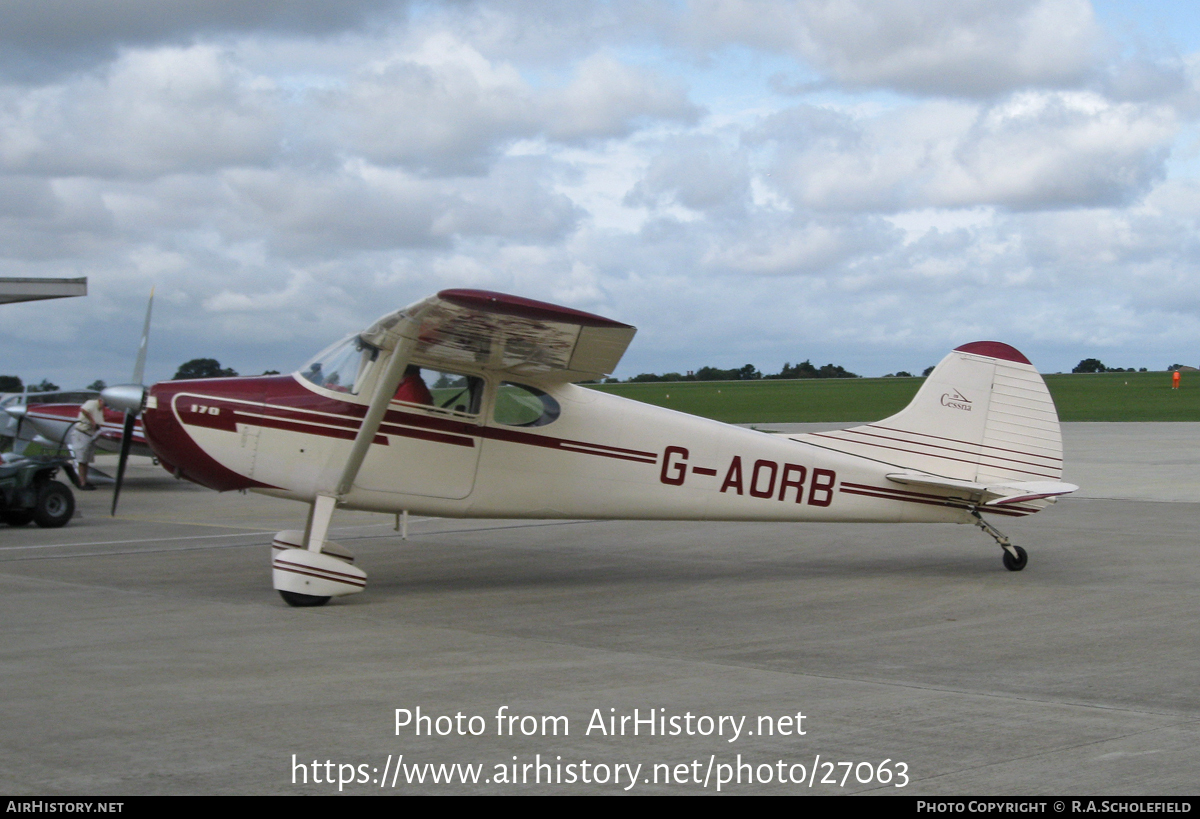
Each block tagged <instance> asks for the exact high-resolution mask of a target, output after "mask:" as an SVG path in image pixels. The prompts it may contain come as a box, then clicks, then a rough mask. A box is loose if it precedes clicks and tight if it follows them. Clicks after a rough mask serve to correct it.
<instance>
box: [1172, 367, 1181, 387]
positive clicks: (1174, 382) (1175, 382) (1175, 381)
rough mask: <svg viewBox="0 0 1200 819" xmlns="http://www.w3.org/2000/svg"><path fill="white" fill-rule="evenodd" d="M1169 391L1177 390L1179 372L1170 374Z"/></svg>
mask: <svg viewBox="0 0 1200 819" xmlns="http://www.w3.org/2000/svg"><path fill="white" fill-rule="evenodd" d="M1171 389H1173V390H1177V389H1179V370H1176V371H1175V372H1173V373H1171Z"/></svg>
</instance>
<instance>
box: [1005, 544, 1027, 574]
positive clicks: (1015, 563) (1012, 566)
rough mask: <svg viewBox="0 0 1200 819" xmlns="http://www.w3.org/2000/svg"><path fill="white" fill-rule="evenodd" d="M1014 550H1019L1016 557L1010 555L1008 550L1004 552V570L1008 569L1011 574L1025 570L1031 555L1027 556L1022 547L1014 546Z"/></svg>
mask: <svg viewBox="0 0 1200 819" xmlns="http://www.w3.org/2000/svg"><path fill="white" fill-rule="evenodd" d="M1013 548H1014V549H1016V550H1017V556H1016V557H1013V556H1012V555H1011V554H1009V552H1008V549H1005V550H1004V557H1003V560H1004V568H1006V569H1008V570H1009V571H1010V572H1019V571H1021V569H1024V568H1025V564H1026V563H1028V562H1029V555H1028V554H1026V553H1025V550H1024V549H1022V548H1021V547H1020V546H1014V547H1013Z"/></svg>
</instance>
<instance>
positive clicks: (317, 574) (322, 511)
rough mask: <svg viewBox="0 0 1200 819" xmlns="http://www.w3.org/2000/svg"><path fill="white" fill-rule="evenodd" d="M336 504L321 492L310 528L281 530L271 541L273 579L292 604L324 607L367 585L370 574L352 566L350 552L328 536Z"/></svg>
mask: <svg viewBox="0 0 1200 819" xmlns="http://www.w3.org/2000/svg"><path fill="white" fill-rule="evenodd" d="M336 505H337V499H336V498H334V497H332V496H331V495H318V496H317V497H316V500H315V501H314V502H313V505H312V509H311V511H310V513H309V517H308V527H307V529H306V531H304V532H301V531H298V530H286V531H283V532H280V533H279V534H277V535H276V536H275V540H274V542H273V543H272V544H271V546H272V549H271V552H272V557H271V579H272V582H273V583H274V586H275V590H276V591H278V592H279V596H280V597H282V598H283V599H284V601H285V602H286V603H287V604H288V605H289V606H296V607H298V608H307V607H310V606H323V605H325V604H326V603H328V602H329V600H330V598H332V597H341V596H343V595H347V594H354V593H355V592H360V591H362V590H363V588H365V587H366V585H367V573H366V572H364V571H363V570H362V569H360V568H358V567H357V566H354V565H351V564H352V563H353V562H354V557H353V556H352V555H351V554H350V552H348V551H347V550H346V549H344V548H343V547H342V546H341V545H339V544H337V543H334V542H333V541H330V540H326V539H325V535H326V534H328V532H329V521H330V518H332V517H333V510H334V507H335V506H336Z"/></svg>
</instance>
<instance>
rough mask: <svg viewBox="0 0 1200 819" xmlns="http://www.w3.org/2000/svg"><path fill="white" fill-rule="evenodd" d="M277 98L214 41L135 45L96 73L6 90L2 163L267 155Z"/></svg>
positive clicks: (51, 165)
mask: <svg viewBox="0 0 1200 819" xmlns="http://www.w3.org/2000/svg"><path fill="white" fill-rule="evenodd" d="M279 106H280V98H279V95H278V93H277V91H276V89H275V88H274V87H273V85H272V83H270V82H269V81H267V80H265V79H263V78H260V77H254V76H250V75H247V74H246V73H245V72H242V71H239V70H238V69H237V68H235V67H234V66H233V65H232V64H231V63H230V62H229V60H228V59H226V57H225V55H224V54H223V53H222V51H221V50H220V49H218V48H216V47H213V46H206V45H198V46H192V47H190V48H166V49H158V50H154V51H130V52H126V53H124V54H123V55H122V56H121V57H120V58H119V59H118V60H116V61H115V62H114V63H113V64H112V65H110V66H109V67H107V69H105V70H103V71H101V72H98V73H96V74H94V75H87V76H84V77H82V78H74V79H72V80H71V81H70V82H65V83H59V84H54V85H48V86H45V87H42V88H36V89H25V88H22V87H19V86H9V87H7V88H5V89H3V91H0V163H2V164H3V167H4V168H7V169H10V170H14V171H24V172H28V173H43V174H55V175H73V176H79V175H86V176H101V177H120V176H135V177H136V176H150V175H158V174H164V173H178V172H189V171H191V172H194V171H212V170H216V169H218V168H222V167H227V166H229V165H260V164H265V163H267V162H268V161H269V160H270V159H271V158H272V156H273V155H274V154H275V153H276V148H277V145H278V142H279V138H280V131H279V128H280V121H279V116H280V110H279Z"/></svg>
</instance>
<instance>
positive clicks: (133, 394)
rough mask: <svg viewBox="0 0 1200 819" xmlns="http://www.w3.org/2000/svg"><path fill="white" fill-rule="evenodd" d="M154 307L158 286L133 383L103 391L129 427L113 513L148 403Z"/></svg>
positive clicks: (144, 327) (123, 439) (123, 440)
mask: <svg viewBox="0 0 1200 819" xmlns="http://www.w3.org/2000/svg"><path fill="white" fill-rule="evenodd" d="M153 308H154V288H150V301H149V303H147V304H146V322H145V324H143V325H142V340H141V343H140V344H138V354H137V362H136V363H135V364H134V365H133V379H132V382H133V383H131V384H118V385H116V386H113V387H105V388H104V389H103V390H101V391H100V395H101V397H102V398H104V403H106V404H108V405H109V406H110V407H112V408H113V409H119V410H123V411H124V413H125V426H124V427H123V429H122V433H121V455H120V459H119V460H118V461H117V480H116V484H115V485H114V486H113V499H112V509H111V510H110V511H109V514H110V515H116V514H117V499H118V498H120V497H121V483H122V482H123V481H124V480H125V463H126V461H128V460H129V447H130V446H131V445H132V444H133V425H134V423H135V422H136V421H137V416H138V414H139V413H141V411H142V407H144V406H145V405H146V394H147V390H146V385H145V384H143V383H142V380H143V375H144V373H145V370H146V347H147V345H148V344H149V341H150V312H151V310H153Z"/></svg>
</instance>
